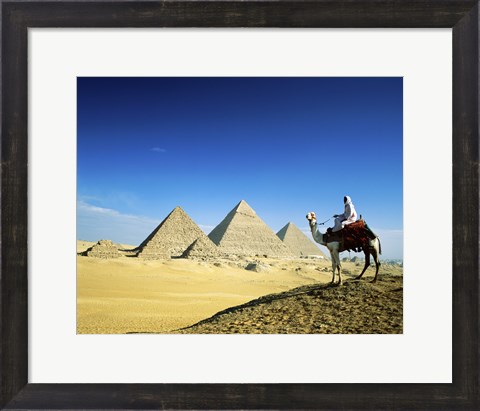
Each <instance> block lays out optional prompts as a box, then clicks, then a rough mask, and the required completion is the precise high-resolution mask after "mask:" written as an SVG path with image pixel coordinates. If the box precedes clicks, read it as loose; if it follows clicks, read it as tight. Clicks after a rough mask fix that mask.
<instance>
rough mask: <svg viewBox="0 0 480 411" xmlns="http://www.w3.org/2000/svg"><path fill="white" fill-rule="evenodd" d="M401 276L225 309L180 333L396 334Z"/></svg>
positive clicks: (304, 290)
mask: <svg viewBox="0 0 480 411" xmlns="http://www.w3.org/2000/svg"><path fill="white" fill-rule="evenodd" d="M402 307H403V286H402V277H401V276H392V275H384V276H382V277H381V278H380V279H379V280H378V281H377V282H376V283H375V284H372V283H369V282H366V281H364V280H347V281H346V282H345V283H344V284H343V285H342V286H341V287H338V286H331V285H330V284H313V285H307V286H302V287H298V288H295V289H292V290H289V291H286V292H283V293H277V294H270V295H267V296H264V297H261V298H259V299H256V300H253V301H250V302H248V303H246V304H242V305H240V306H237V307H232V308H228V309H227V310H224V311H222V312H220V313H217V314H215V315H214V316H213V317H211V318H208V319H206V320H203V321H201V322H199V323H198V324H195V325H193V326H191V327H188V328H186V329H183V330H179V332H180V333H184V334H237V333H241V334H400V333H402V332H403V308H402Z"/></svg>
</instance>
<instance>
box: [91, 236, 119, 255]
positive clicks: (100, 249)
mask: <svg viewBox="0 0 480 411" xmlns="http://www.w3.org/2000/svg"><path fill="white" fill-rule="evenodd" d="M82 255H86V256H87V257H96V258H118V257H120V256H121V254H120V253H119V252H118V248H117V246H116V245H115V244H114V243H113V242H112V241H111V240H100V241H99V242H98V243H97V244H94V245H93V246H91V247H90V248H88V249H87V250H85V251H84V252H83V253H82Z"/></svg>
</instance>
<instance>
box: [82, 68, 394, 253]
mask: <svg viewBox="0 0 480 411" xmlns="http://www.w3.org/2000/svg"><path fill="white" fill-rule="evenodd" d="M402 90H403V84H402V79H401V78H307V77H301V78H245V77H244V78H165V77H159V78H78V80H77V92H78V94H77V103H78V104H77V138H78V155H77V159H78V165H77V167H78V211H77V238H78V239H84V240H90V241H97V240H99V239H100V238H108V239H112V240H114V241H117V242H122V243H127V244H134V245H136V244H139V243H140V242H141V241H142V240H143V239H144V238H145V237H146V236H147V235H148V234H149V233H150V232H151V231H152V230H153V229H154V228H155V226H156V225H158V223H160V222H161V220H163V219H164V218H165V216H166V215H167V214H168V213H169V212H170V211H171V210H172V209H173V208H174V207H175V206H177V205H180V206H181V207H182V208H183V209H184V210H185V211H186V212H187V213H188V214H189V215H190V216H191V217H192V218H193V220H194V221H195V222H196V223H197V224H199V225H200V227H201V228H202V229H204V231H205V232H207V233H208V232H209V231H210V230H211V229H212V228H213V227H214V226H216V225H217V224H218V223H219V222H220V221H221V220H222V219H223V218H224V217H225V215H226V214H227V213H228V212H229V211H230V210H231V209H232V208H233V207H234V206H235V205H236V204H237V203H238V202H239V201H240V200H242V199H244V200H246V201H247V203H249V204H250V206H252V208H253V209H254V210H255V211H256V212H257V214H258V215H259V216H260V217H261V218H262V219H263V220H264V221H265V222H266V223H267V224H268V225H269V226H270V227H271V228H272V229H273V230H274V231H275V232H276V231H278V230H279V229H280V228H282V227H283V226H284V225H285V224H286V223H287V222H289V221H291V222H293V223H295V224H296V225H297V226H298V227H299V228H301V229H302V230H304V231H306V230H307V228H308V226H307V223H306V220H305V214H306V213H307V212H308V211H315V212H316V213H317V215H318V218H319V220H320V221H324V220H327V219H328V218H330V217H331V216H332V215H333V214H338V213H341V212H343V196H344V195H350V196H351V197H352V200H353V203H354V204H355V206H356V208H357V211H358V213H359V214H362V215H363V216H364V218H365V219H366V221H367V222H368V224H369V225H370V226H371V227H373V228H374V229H375V230H377V231H378V232H379V235H380V236H381V238H382V247H383V251H384V257H386V258H402V257H403V247H402V243H403V235H402V233H403V218H402V214H403V189H402V185H403V178H402V174H403V166H402V162H403V137H402V135H403V128H402V127H403V126H402V124H403V108H402V107H403V91H402ZM329 223H332V222H331V221H330V222H329ZM327 226H328V224H327Z"/></svg>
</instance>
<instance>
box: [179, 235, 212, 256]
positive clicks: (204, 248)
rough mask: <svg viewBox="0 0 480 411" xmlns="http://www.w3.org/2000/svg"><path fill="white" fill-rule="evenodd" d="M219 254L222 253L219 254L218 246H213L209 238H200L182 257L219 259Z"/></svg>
mask: <svg viewBox="0 0 480 411" xmlns="http://www.w3.org/2000/svg"><path fill="white" fill-rule="evenodd" d="M219 254H220V253H219V252H218V249H217V246H216V245H215V244H213V243H212V241H211V240H210V239H209V238H208V237H206V238H204V237H199V238H197V239H196V240H195V241H194V242H193V243H192V244H190V245H189V246H188V248H187V249H186V250H185V252H184V253H183V254H182V257H183V258H191V259H203V258H211V257H218V256H219Z"/></svg>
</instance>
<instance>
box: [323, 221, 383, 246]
mask: <svg viewBox="0 0 480 411" xmlns="http://www.w3.org/2000/svg"><path fill="white" fill-rule="evenodd" d="M371 238H375V235H374V233H373V232H372V231H371V230H370V229H369V228H368V226H367V225H366V223H365V221H364V220H358V221H355V222H354V223H351V224H347V225H346V226H345V227H343V229H342V230H340V231H337V232H335V233H331V234H329V238H328V240H327V241H328V242H330V241H340V242H341V243H342V248H343V249H344V250H352V249H353V250H355V249H357V248H363V247H366V246H368V241H369V240H370V239H371Z"/></svg>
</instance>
